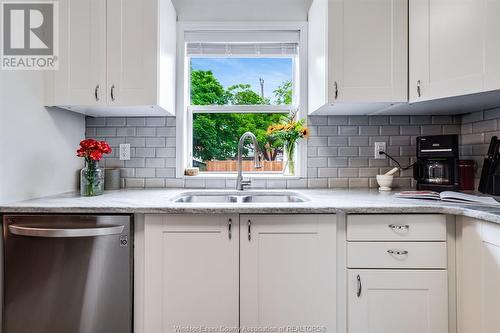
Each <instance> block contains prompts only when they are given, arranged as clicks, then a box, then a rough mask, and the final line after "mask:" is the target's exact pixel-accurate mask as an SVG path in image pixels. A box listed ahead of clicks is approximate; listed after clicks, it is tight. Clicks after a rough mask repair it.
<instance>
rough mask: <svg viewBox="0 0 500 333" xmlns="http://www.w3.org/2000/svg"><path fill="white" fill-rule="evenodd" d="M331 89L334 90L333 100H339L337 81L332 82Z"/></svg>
mask: <svg viewBox="0 0 500 333" xmlns="http://www.w3.org/2000/svg"><path fill="white" fill-rule="evenodd" d="M333 88H334V95H333V96H334V98H335V99H337V98H339V84H338V83H337V81H335V82H333Z"/></svg>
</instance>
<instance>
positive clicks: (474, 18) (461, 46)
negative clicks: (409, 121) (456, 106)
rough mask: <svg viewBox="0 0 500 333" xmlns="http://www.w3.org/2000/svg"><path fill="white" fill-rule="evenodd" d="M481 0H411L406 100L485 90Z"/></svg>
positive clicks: (435, 97) (420, 99) (419, 99)
mask: <svg viewBox="0 0 500 333" xmlns="http://www.w3.org/2000/svg"><path fill="white" fill-rule="evenodd" d="M482 8H483V5H482V0H458V1H457V0H432V1H431V0H410V33H409V38H410V66H409V67H410V101H422V100H429V99H437V98H443V97H451V96H458V95H465V94H471V93H476V92H480V91H482V90H483V87H484V85H483V74H484V69H483V67H484V59H483V54H484V52H483V50H484V47H483V25H484V15H483V9H482Z"/></svg>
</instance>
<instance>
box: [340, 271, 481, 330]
mask: <svg viewBox="0 0 500 333" xmlns="http://www.w3.org/2000/svg"><path fill="white" fill-rule="evenodd" d="M447 279H448V277H447V272H446V271H445V270H434V271H432V270H429V271H427V270H371V269H370V270H362V269H349V270H348V310H347V313H348V324H347V325H348V332H349V333H368V332H369V333H403V332H404V333H447V332H448V312H447V309H448V287H447V285H448V283H447ZM471 333H472V332H471Z"/></svg>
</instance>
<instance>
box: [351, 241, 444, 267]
mask: <svg viewBox="0 0 500 333" xmlns="http://www.w3.org/2000/svg"><path fill="white" fill-rule="evenodd" d="M446 255H447V252H446V243H445V242H348V243H347V267H348V268H434V269H446V258H447V257H446Z"/></svg>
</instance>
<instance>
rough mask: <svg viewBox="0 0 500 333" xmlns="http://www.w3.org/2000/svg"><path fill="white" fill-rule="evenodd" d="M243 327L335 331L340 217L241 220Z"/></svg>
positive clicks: (241, 218)
mask: <svg viewBox="0 0 500 333" xmlns="http://www.w3.org/2000/svg"><path fill="white" fill-rule="evenodd" d="M240 228H241V232H240V237H241V238H240V251H241V253H240V258H241V259H240V260H241V261H240V281H241V282H240V288H241V293H240V295H241V296H240V297H241V299H240V305H241V311H240V314H241V318H240V319H241V321H240V322H241V326H242V327H245V326H246V327H260V328H262V327H278V326H291V327H297V326H321V327H325V328H326V332H335V331H336V327H335V323H336V275H335V274H336V273H335V272H336V267H335V266H336V223H335V215H300V214H296V215H281V214H280V215H241V216H240Z"/></svg>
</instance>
